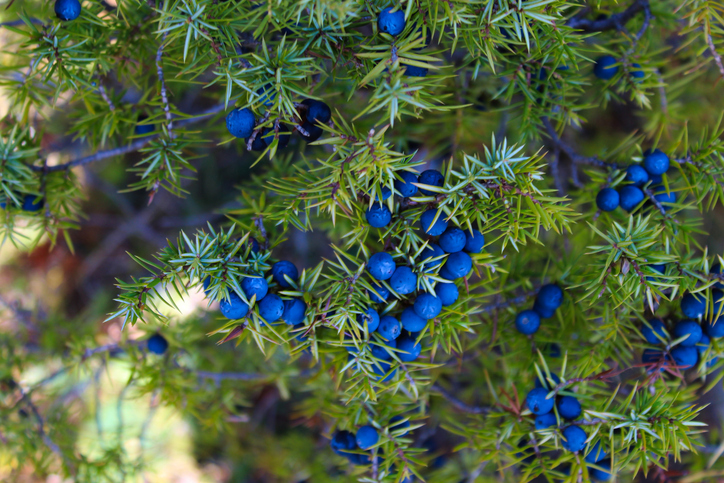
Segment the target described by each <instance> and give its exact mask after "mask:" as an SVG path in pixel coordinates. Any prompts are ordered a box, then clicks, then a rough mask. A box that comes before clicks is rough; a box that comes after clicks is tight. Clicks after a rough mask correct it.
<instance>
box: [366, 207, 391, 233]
mask: <svg viewBox="0 0 724 483" xmlns="http://www.w3.org/2000/svg"><path fill="white" fill-rule="evenodd" d="M365 218H366V219H367V223H369V224H370V226H371V227H373V228H383V227H385V226H387V225H388V224H389V223H390V221H392V213H390V210H389V208H387V206H386V205H383V204H382V203H374V204H372V207H371V208H369V209H368V210H367V211H366V212H365Z"/></svg>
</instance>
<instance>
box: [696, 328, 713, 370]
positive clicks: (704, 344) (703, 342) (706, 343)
mask: <svg viewBox="0 0 724 483" xmlns="http://www.w3.org/2000/svg"><path fill="white" fill-rule="evenodd" d="M710 346H711V339H709V336H707V335H706V334H702V335H701V339H699V342H698V343H697V344H696V350H697V351H698V352H699V360H704V357H705V356H706V352H707V351H708V350H709V347H710ZM718 360H719V358H718V357H713V358H712V359H711V360H710V361H709V362H707V363H706V367H711V366H713V365H714V364H716V363H717V361H718Z"/></svg>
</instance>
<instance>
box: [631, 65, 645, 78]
mask: <svg viewBox="0 0 724 483" xmlns="http://www.w3.org/2000/svg"><path fill="white" fill-rule="evenodd" d="M629 72H630V73H631V77H633V78H634V79H643V78H644V75H645V73H644V71H643V70H641V64H637V63H636V62H634V63H633V64H631V70H630V71H629Z"/></svg>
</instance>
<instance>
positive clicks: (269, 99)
mask: <svg viewBox="0 0 724 483" xmlns="http://www.w3.org/2000/svg"><path fill="white" fill-rule="evenodd" d="M256 93H257V94H259V98H260V101H261V103H262V104H264V106H266V107H271V106H272V105H273V104H274V99H276V97H277V93H276V90H275V89H274V86H273V85H272V84H271V83H269V84H266V85H264V86H261V87H260V88H258V89H257V90H256Z"/></svg>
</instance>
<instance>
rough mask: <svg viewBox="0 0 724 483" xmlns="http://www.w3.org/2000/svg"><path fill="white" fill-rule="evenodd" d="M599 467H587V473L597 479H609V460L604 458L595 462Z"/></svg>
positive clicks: (610, 468)
mask: <svg viewBox="0 0 724 483" xmlns="http://www.w3.org/2000/svg"><path fill="white" fill-rule="evenodd" d="M595 465H596V466H598V467H600V468H601V469H599V468H594V467H590V468H588V475H589V476H590V477H591V478H593V479H594V480H597V481H609V480H610V479H611V473H612V465H611V460H610V459H608V458H606V459H603V460H601V461H598V462H596V463H595Z"/></svg>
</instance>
